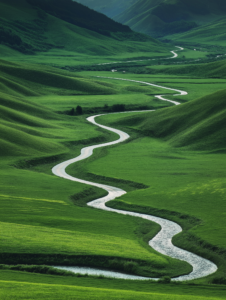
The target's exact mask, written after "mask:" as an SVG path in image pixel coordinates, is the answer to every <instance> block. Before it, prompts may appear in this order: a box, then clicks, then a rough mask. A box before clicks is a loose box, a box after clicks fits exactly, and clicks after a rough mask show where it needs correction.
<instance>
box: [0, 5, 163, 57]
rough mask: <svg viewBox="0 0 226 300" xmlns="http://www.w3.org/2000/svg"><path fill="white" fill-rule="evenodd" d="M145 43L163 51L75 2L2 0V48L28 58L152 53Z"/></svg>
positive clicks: (143, 37) (143, 38) (154, 43)
mask: <svg viewBox="0 0 226 300" xmlns="http://www.w3.org/2000/svg"><path fill="white" fill-rule="evenodd" d="M122 40H123V42H120V41H122ZM146 41H148V42H151V43H153V46H154V45H155V46H157V45H158V47H161V46H160V44H159V42H157V41H155V40H153V39H152V38H149V37H147V36H144V35H140V34H136V33H134V32H133V31H132V30H131V29H130V28H129V27H128V26H125V25H122V24H120V23H118V22H116V21H114V20H111V19H110V18H108V17H107V16H105V15H104V14H101V13H98V12H96V11H94V10H91V9H89V8H88V7H86V6H84V5H82V4H80V3H77V2H73V1H72V0H57V1H55V0H0V48H2V47H3V46H4V47H5V46H7V47H10V48H12V49H15V50H17V51H20V52H22V53H25V54H34V53H37V52H46V51H49V50H52V49H58V50H61V49H62V50H66V51H73V53H75V52H78V53H82V54H88V55H97V54H98V55H114V54H116V53H122V52H128V51H129V52H131V51H132V52H133V51H150V46H151V45H150V44H149V43H148V45H145V43H144V42H146ZM134 42H135V43H134ZM3 52H7V51H6V50H5V49H4V51H2V53H3Z"/></svg>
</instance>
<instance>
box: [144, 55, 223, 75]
mask: <svg viewBox="0 0 226 300" xmlns="http://www.w3.org/2000/svg"><path fill="white" fill-rule="evenodd" d="M197 52H198V51H197ZM197 52H195V51H193V53H197ZM149 69H150V70H151V72H150V73H163V74H169V75H182V76H189V77H190V78H192V77H193V78H197V77H199V78H225V77H226V60H222V61H219V62H213V63H205V64H194V65H184V66H173V67H172V66H171V67H169V68H168V67H166V66H162V67H161V69H160V68H155V69H152V68H151V67H150V68H149Z"/></svg>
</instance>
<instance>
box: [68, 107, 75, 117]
mask: <svg viewBox="0 0 226 300" xmlns="http://www.w3.org/2000/svg"><path fill="white" fill-rule="evenodd" d="M68 114H69V116H74V115H75V109H74V108H72V109H71V110H70V111H69V112H68Z"/></svg>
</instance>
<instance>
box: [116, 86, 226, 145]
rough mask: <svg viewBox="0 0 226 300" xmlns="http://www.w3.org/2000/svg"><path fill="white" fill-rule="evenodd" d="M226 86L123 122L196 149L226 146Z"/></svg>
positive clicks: (173, 142)
mask: <svg viewBox="0 0 226 300" xmlns="http://www.w3.org/2000/svg"><path fill="white" fill-rule="evenodd" d="M225 99H226V90H221V91H218V92H216V93H213V94H211V95H207V96H205V97H201V98H199V99H196V100H193V101H190V102H188V103H185V104H182V105H178V106H173V107H171V108H167V109H161V110H158V111H156V112H154V113H153V112H152V113H151V117H150V114H147V115H146V117H145V116H144V115H142V116H137V117H127V118H125V119H124V120H122V121H121V124H123V125H126V126H130V127H132V128H136V129H138V130H139V131H140V133H141V134H143V135H147V136H151V137H156V138H161V139H163V140H165V141H167V142H169V144H170V145H172V146H174V147H186V148H187V149H192V150H208V151H213V150H214V151H215V150H224V151H225V149H226V135H225V117H226V101H225Z"/></svg>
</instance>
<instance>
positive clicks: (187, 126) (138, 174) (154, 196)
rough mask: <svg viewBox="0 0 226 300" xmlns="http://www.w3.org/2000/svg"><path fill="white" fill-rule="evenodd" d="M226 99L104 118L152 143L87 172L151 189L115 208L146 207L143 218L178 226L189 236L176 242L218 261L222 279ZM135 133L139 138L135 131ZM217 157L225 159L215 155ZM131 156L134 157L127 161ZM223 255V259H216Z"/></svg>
mask: <svg viewBox="0 0 226 300" xmlns="http://www.w3.org/2000/svg"><path fill="white" fill-rule="evenodd" d="M225 96H226V91H225V90H223V91H219V92H217V93H215V94H212V95H209V96H206V97H203V98H200V99H197V100H195V101H190V102H189V103H186V104H183V105H180V106H177V107H171V108H168V109H163V110H159V111H156V112H152V113H148V114H146V115H143V114H142V115H141V114H139V115H136V116H134V115H131V116H128V117H124V118H122V117H119V116H113V115H112V116H106V117H101V118H102V119H101V120H100V121H101V122H102V123H103V122H104V123H107V124H109V122H110V123H111V125H112V126H118V127H121V128H123V129H124V130H125V131H128V130H131V129H133V130H134V129H135V130H136V131H135V132H136V134H137V132H138V136H139V137H140V136H141V135H142V134H143V135H145V136H151V138H150V137H148V138H147V137H143V138H141V137H140V138H137V139H135V140H132V141H131V142H129V143H127V144H125V145H121V146H118V147H117V148H115V149H112V150H111V151H109V153H108V154H107V156H106V157H105V158H102V159H98V160H96V161H94V162H92V163H90V164H89V166H88V168H87V172H89V173H94V174H97V175H100V174H101V175H102V176H107V174H108V176H109V177H113V178H115V177H117V178H122V179H125V180H126V179H127V180H128V179H130V180H134V181H139V182H144V183H145V184H147V185H149V186H150V188H148V189H146V190H141V191H134V192H129V193H128V194H127V195H125V196H123V197H122V198H121V201H116V202H114V204H112V205H113V207H118V208H119V207H120V208H123V209H133V210H135V211H142V207H143V211H144V212H146V211H147V209H150V213H152V211H153V214H158V215H160V216H163V217H168V218H170V219H173V220H176V221H177V222H179V223H180V224H181V225H182V227H183V228H184V229H185V230H189V231H188V232H189V233H186V234H185V235H184V236H183V238H182V239H181V240H180V239H179V238H178V239H177V244H178V245H180V246H182V247H185V248H187V249H190V250H191V251H194V252H198V253H202V255H204V256H206V257H209V258H211V259H213V260H214V261H215V262H216V263H217V264H218V266H219V272H218V276H222V275H223V273H222V271H223V269H222V267H223V265H225V247H226V244H225V239H224V238H223V237H224V235H225V217H224V214H222V211H224V209H225V163H224V161H225V154H224V153H225V149H226V144H225V108H226V106H225V105H226V104H225ZM113 121H114V122H113ZM112 122H113V123H112ZM131 133H132V134H133V137H135V136H136V135H134V131H131ZM153 137H154V139H153ZM156 138H158V139H156ZM159 138H160V139H161V141H160V140H159ZM172 146H173V147H172ZM175 146H177V148H176V149H175ZM183 146H187V148H186V149H198V150H207V153H203V152H194V151H187V150H186V151H185V149H181V148H178V147H183ZM222 150H223V151H222ZM218 151H219V153H221V154H216V152H218ZM127 153H129V157H128V156H127V160H126V161H125V156H126V155H127ZM116 161H117V166H116ZM104 165H105V166H107V169H108V172H107V173H106V172H105V171H104V170H105V169H104V168H103V166H104ZM213 199H214V201H213ZM110 205H111V204H110ZM144 207H146V208H144ZM152 208H154V209H152ZM161 210H162V211H161ZM164 210H166V211H165V212H164ZM167 211H168V213H167ZM210 211H211V214H210V213H209V212H210ZM171 212H172V213H171ZM174 212H176V213H174ZM177 213H181V214H183V215H187V214H188V215H190V216H192V217H195V218H196V220H197V222H198V223H196V222H194V220H193V221H192V219H191V220H189V218H188V221H183V220H184V219H185V220H186V218H187V217H180V216H179V217H176V215H177ZM164 214H165V215H164ZM189 222H190V223H189ZM193 222H194V223H193ZM192 227H193V228H192ZM191 228H192V229H191ZM200 238H201V239H202V240H205V241H206V242H207V243H209V244H212V245H214V246H215V248H214V247H212V250H210V251H209V250H207V249H210V248H208V247H207V246H204V248H202V247H200V245H201V243H200V244H199V243H197V244H195V243H196V242H197V241H198V239H200ZM183 239H184V240H183ZM195 240H196V242H195V243H193V242H192V241H195ZM182 241H183V242H182ZM205 247H206V249H205ZM213 249H214V250H213ZM219 249H222V257H217V255H216V253H218V252H219ZM223 276H224V275H223Z"/></svg>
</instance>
